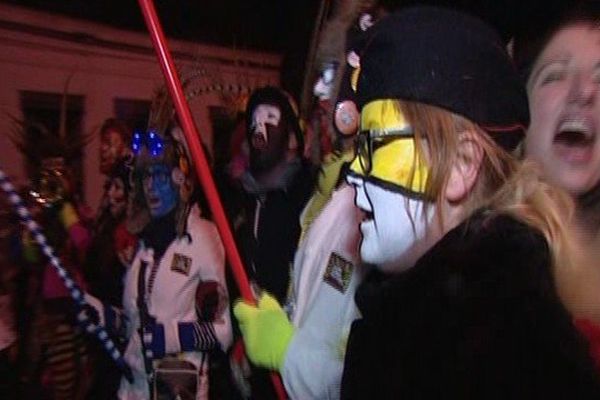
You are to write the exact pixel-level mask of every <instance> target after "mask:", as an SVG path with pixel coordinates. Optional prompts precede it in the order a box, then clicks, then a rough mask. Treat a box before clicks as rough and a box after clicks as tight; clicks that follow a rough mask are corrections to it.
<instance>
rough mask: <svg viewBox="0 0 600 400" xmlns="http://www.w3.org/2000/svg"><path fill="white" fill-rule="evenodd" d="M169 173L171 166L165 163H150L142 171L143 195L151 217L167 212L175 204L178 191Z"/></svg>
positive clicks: (160, 215) (157, 216) (177, 198)
mask: <svg viewBox="0 0 600 400" xmlns="http://www.w3.org/2000/svg"><path fill="white" fill-rule="evenodd" d="M171 175H172V174H171V168H169V167H168V166H167V165H165V164H151V165H150V166H148V167H147V169H146V171H144V175H143V177H142V185H143V188H144V196H145V197H146V204H147V205H148V210H149V211H150V215H152V217H153V218H159V217H162V216H164V215H166V214H168V213H169V212H171V210H173V209H174V208H175V206H176V205H177V201H178V200H179V192H178V190H177V187H176V186H175V184H174V183H173V179H172V178H171Z"/></svg>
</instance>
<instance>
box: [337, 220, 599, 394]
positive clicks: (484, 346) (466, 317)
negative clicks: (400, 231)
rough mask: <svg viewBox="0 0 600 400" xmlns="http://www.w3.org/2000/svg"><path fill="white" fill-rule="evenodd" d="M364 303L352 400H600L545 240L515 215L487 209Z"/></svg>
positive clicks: (351, 370)
mask: <svg viewBox="0 0 600 400" xmlns="http://www.w3.org/2000/svg"><path fill="white" fill-rule="evenodd" d="M356 302H357V304H358V306H359V308H360V311H361V313H362V316H363V317H362V319H360V320H357V321H355V323H354V324H353V326H352V331H351V334H350V338H349V343H348V348H347V353H346V360H345V368H344V376H343V381H342V398H344V399H365V398H368V399H391V398H394V399H396V398H398V399H429V398H432V399H600V386H599V383H598V378H597V375H596V372H595V369H594V365H593V361H592V359H591V357H590V356H589V355H588V352H587V345H586V343H585V341H584V339H583V338H582V337H581V336H580V335H579V334H578V332H577V331H576V329H575V328H574V326H573V324H572V321H571V317H570V315H569V314H568V313H567V311H566V310H565V308H564V307H563V306H562V304H561V302H560V300H559V298H558V295H557V292H556V289H555V286H554V279H553V275H552V271H551V261H550V253H549V249H548V245H547V242H546V240H545V239H544V237H543V236H542V235H541V234H540V233H538V232H537V231H535V230H533V229H532V228H530V227H528V226H526V225H524V224H522V223H520V222H517V221H516V220H515V219H513V218H511V217H508V216H502V215H500V216H498V215H496V216H494V215H491V214H489V213H485V212H481V213H478V214H477V215H476V216H474V217H472V218H471V219H470V220H469V221H467V222H466V223H463V224H462V225H460V226H459V227H457V228H456V229H454V230H452V231H451V232H449V233H448V234H447V235H446V236H445V237H444V238H443V239H442V240H441V241H440V242H438V243H437V244H436V245H435V246H434V247H433V248H432V249H431V250H430V251H429V252H428V253H427V254H425V255H424V256H423V257H422V258H421V259H420V260H419V262H418V263H417V264H416V265H415V267H414V268H412V269H411V270H409V271H407V272H405V273H402V274H400V275H397V276H394V277H392V278H389V279H388V280H385V281H384V282H383V283H374V282H369V281H367V282H365V283H364V284H363V285H362V286H361V287H360V288H359V290H358V292H357V295H356Z"/></svg>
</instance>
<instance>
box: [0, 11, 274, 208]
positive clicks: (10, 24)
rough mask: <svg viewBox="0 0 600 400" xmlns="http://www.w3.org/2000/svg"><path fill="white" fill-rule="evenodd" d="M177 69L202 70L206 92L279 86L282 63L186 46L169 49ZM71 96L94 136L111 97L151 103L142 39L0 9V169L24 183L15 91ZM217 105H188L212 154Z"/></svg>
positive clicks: (151, 75)
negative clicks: (217, 87) (15, 130)
mask: <svg viewBox="0 0 600 400" xmlns="http://www.w3.org/2000/svg"><path fill="white" fill-rule="evenodd" d="M169 46H170V48H171V51H172V53H173V54H174V56H175V61H176V63H177V64H178V65H179V66H181V65H187V66H188V67H189V66H192V67H193V68H196V69H198V68H200V69H203V70H206V71H207V72H206V77H205V78H203V82H205V83H206V85H207V86H210V85H211V84H213V83H215V82H217V83H221V84H225V85H227V84H233V85H236V86H237V85H242V86H244V87H245V88H252V87H258V86H262V85H265V84H277V83H278V81H279V67H280V61H281V60H280V57H279V56H278V55H274V54H266V53H259V52H248V51H242V52H240V51H236V52H234V51H233V50H232V49H227V48H219V47H211V46H205V45H200V44H195V43H190V42H182V41H169ZM71 74H73V75H72V79H71V82H70V85H69V94H76V95H83V96H85V101H84V111H85V114H84V116H83V121H82V128H83V132H84V133H91V132H96V131H97V129H98V128H99V126H100V125H101V124H102V122H103V121H104V120H105V119H106V118H109V117H112V116H114V115H113V112H114V110H113V107H114V105H113V100H114V99H115V98H117V97H119V98H128V99H140V100H149V99H150V98H151V96H152V93H153V91H154V89H155V88H157V87H158V86H159V85H160V84H162V82H163V77H162V74H161V71H160V68H159V65H158V62H157V60H156V57H155V55H154V51H153V49H152V44H151V42H150V38H149V36H148V35H145V34H141V33H133V32H128V31H122V30H118V29H114V28H111V27H107V26H104V25H100V24H95V23H90V22H87V21H83V20H76V19H71V18H67V17H63V16H58V15H52V14H46V13H40V12H37V11H31V10H27V9H24V8H20V7H15V6H8V5H4V4H0V113H1V114H2V118H0V168H2V169H4V170H5V171H6V172H7V173H8V174H9V175H10V176H12V177H13V179H14V180H15V181H16V183H23V182H24V180H25V178H26V177H25V173H24V169H23V160H22V158H21V156H20V154H19V153H18V151H17V150H16V149H15V148H14V146H13V145H12V143H11V142H10V140H9V139H8V137H7V135H6V134H5V133H6V132H8V131H10V130H11V129H12V127H11V121H10V119H9V118H7V117H5V116H6V114H7V113H8V114H11V115H13V116H16V117H18V118H21V117H22V114H21V110H20V104H19V91H21V90H31V91H40V92H53V93H62V92H63V90H64V85H65V82H66V80H67V78H68V76H69V75H71ZM213 105H221V106H222V105H223V98H222V97H221V96H220V95H219V93H216V92H211V93H208V94H204V95H201V96H197V97H196V98H194V99H193V100H192V101H191V102H190V106H191V108H192V114H193V116H194V118H195V121H196V124H197V127H198V130H199V132H200V134H201V136H202V140H203V141H204V142H205V143H206V144H207V145H208V147H209V148H211V146H212V142H213V138H212V130H211V126H210V120H209V118H208V107H209V106H213ZM98 152H99V138H98V137H97V135H94V138H93V140H92V141H91V143H90V144H88V146H87V147H86V149H85V153H84V154H85V155H84V166H83V168H84V181H85V195H86V201H87V202H88V204H89V205H90V206H91V207H93V208H96V207H97V205H98V203H99V199H100V196H101V190H102V182H103V178H102V177H101V175H100V173H99V171H98Z"/></svg>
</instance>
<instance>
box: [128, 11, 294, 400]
mask: <svg viewBox="0 0 600 400" xmlns="http://www.w3.org/2000/svg"><path fill="white" fill-rule="evenodd" d="M138 2H139V4H140V8H141V9H142V13H143V14H144V20H145V21H146V25H147V27H148V31H149V32H150V38H151V39H152V43H153V45H154V50H156V55H157V57H158V62H159V64H160V67H161V69H162V72H163V75H164V77H165V80H166V83H167V87H168V89H169V93H170V94H171V98H172V99H173V104H174V105H175V110H176V111H177V115H178V116H179V122H180V123H181V127H182V129H183V133H184V135H185V139H186V142H187V144H188V147H189V149H190V153H191V155H192V159H193V164H194V166H195V168H196V174H197V175H198V178H199V179H200V184H201V185H202V188H203V189H204V194H205V195H206V198H207V200H208V204H209V206H210V209H211V211H212V214H213V219H214V222H215V224H216V226H217V229H218V231H219V234H220V235H221V240H222V241H223V246H224V247H225V253H226V254H227V259H228V260H229V264H230V265H231V269H232V272H233V276H234V278H235V280H236V283H237V286H238V288H239V289H240V293H241V295H242V298H243V299H244V300H246V301H248V302H250V303H252V304H255V303H256V301H255V299H254V294H253V292H252V290H251V288H250V284H249V282H248V276H247V275H246V270H245V269H244V266H243V264H242V259H241V258H240V253H239V252H238V250H237V247H236V245H235V240H234V239H233V234H232V233H231V230H230V229H229V223H228V221H227V216H226V215H225V210H224V209H223V205H222V204H221V200H220V198H219V192H218V191H217V187H216V186H215V182H214V180H213V177H212V174H211V171H210V168H209V166H208V163H207V162H206V156H205V155H204V150H203V149H202V146H201V145H200V134H199V133H198V130H197V129H196V125H195V124H194V119H193V118H192V113H191V112H190V107H189V105H188V103H187V101H186V99H185V95H184V93H183V89H182V88H181V82H180V80H179V76H178V75H177V71H176V69H175V64H174V63H173V59H172V58H171V53H170V52H169V49H168V47H167V40H166V38H165V35H164V33H163V30H162V27H161V25H160V21H159V19H158V15H157V14H156V9H155V7H154V3H153V1H152V0H138ZM271 378H272V380H273V385H274V386H275V391H276V392H277V395H278V397H279V399H285V398H287V396H286V394H285V390H284V388H283V384H282V383H281V379H280V378H279V376H278V375H277V374H276V373H272V374H271Z"/></svg>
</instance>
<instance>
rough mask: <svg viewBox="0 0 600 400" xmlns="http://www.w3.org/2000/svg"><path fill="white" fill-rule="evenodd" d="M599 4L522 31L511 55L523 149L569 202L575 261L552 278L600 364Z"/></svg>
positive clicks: (582, 5)
mask: <svg viewBox="0 0 600 400" xmlns="http://www.w3.org/2000/svg"><path fill="white" fill-rule="evenodd" d="M598 21H600V3H598V2H597V1H582V2H580V4H578V5H576V6H575V7H572V8H569V9H568V10H566V12H564V13H563V14H558V15H557V16H555V17H551V16H549V17H548V18H547V19H546V25H545V26H543V27H542V29H539V28H538V29H536V31H535V32H531V33H529V35H528V34H527V33H525V34H522V35H520V36H518V37H517V40H516V42H515V46H514V48H515V59H516V61H517V64H518V65H519V67H520V68H521V69H522V71H523V75H524V76H525V77H526V78H527V90H528V95H529V106H530V109H531V125H530V127H529V131H528V135H527V137H526V140H525V154H526V156H527V158H529V159H531V160H533V161H535V162H536V163H537V164H538V165H539V166H540V167H541V171H542V173H543V175H544V176H545V177H546V178H547V179H548V180H549V181H550V182H552V183H553V184H555V185H556V186H558V187H559V188H561V189H564V190H566V191H567V192H568V193H569V195H570V196H571V198H572V199H573V201H574V202H575V205H576V215H575V227H576V235H577V240H578V242H579V245H580V246H581V248H582V251H581V254H580V258H581V259H580V260H579V264H580V265H579V266H578V268H574V269H572V270H570V271H563V272H564V273H563V274H562V275H561V276H560V279H559V280H558V282H557V285H558V287H559V289H560V290H561V293H562V297H563V298H564V299H565V305H566V306H567V308H569V309H570V310H571V312H572V313H573V314H574V315H575V317H576V318H577V324H578V326H579V327H580V328H581V331H582V332H583V333H584V334H585V335H586V336H587V338H588V339H589V340H590V343H591V351H592V354H594V356H595V357H596V360H597V365H598V367H599V368H600V294H599V293H600V269H598V258H599V257H600V94H599V92H600V89H599V83H600V26H599V25H598Z"/></svg>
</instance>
